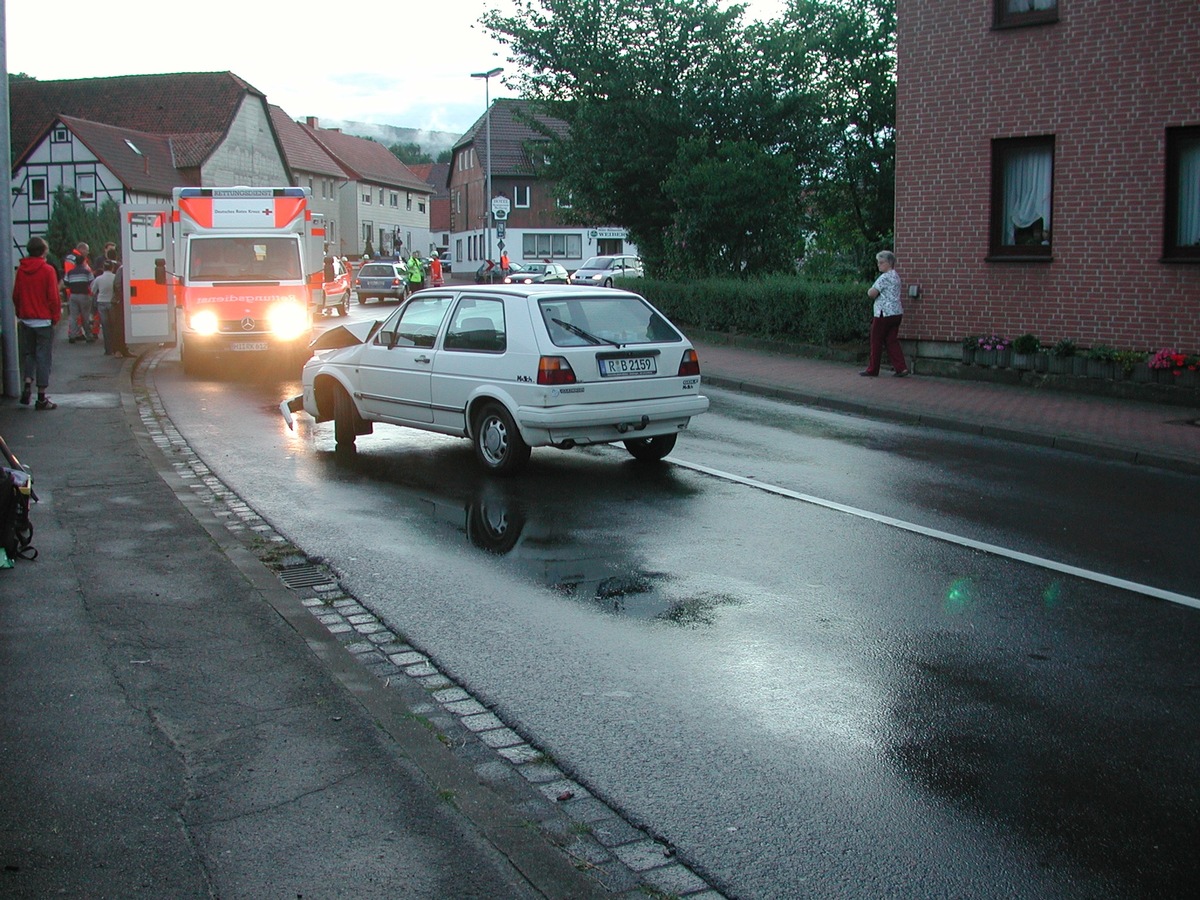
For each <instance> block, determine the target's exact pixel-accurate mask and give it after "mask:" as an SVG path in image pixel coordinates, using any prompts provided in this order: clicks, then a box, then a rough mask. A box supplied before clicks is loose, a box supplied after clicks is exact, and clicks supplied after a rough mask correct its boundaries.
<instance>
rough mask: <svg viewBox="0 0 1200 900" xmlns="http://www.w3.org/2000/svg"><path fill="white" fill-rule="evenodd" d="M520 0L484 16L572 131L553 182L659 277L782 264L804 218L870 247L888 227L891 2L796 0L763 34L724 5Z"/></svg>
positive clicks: (553, 167)
mask: <svg viewBox="0 0 1200 900" xmlns="http://www.w3.org/2000/svg"><path fill="white" fill-rule="evenodd" d="M515 3H516V11H515V13H514V14H513V15H511V16H504V15H501V14H500V13H498V12H496V11H492V12H489V13H487V14H485V16H484V18H483V21H484V24H485V25H486V26H487V27H488V28H489V29H490V30H491V31H492V33H493V35H494V36H495V37H496V38H497V39H498V40H500V41H501V42H502V43H504V44H505V45H506V46H507V47H508V48H509V50H510V52H511V54H512V57H513V59H514V61H516V62H517V63H519V64H520V74H518V75H517V76H516V77H515V78H513V79H511V81H510V83H515V86H516V87H518V89H519V90H520V92H521V94H522V96H524V97H526V98H529V99H533V100H535V101H537V102H538V104H540V106H541V107H542V111H544V112H546V113H548V114H550V115H552V116H555V117H557V118H559V119H561V120H563V121H565V122H566V123H567V126H568V128H567V132H566V134H565V135H563V136H556V135H553V134H547V135H546V136H547V138H548V139H549V140H550V141H551V152H550V159H551V163H550V165H549V167H548V169H547V175H548V176H549V177H552V178H555V179H557V181H558V184H559V191H560V193H561V194H564V195H566V194H569V195H570V196H571V197H572V201H573V211H572V213H573V215H572V218H573V220H574V221H577V222H593V223H594V222H605V223H611V224H619V225H623V226H625V227H626V228H627V229H628V230H629V233H630V237H631V238H632V239H633V240H634V241H636V243H637V245H638V248H639V250H640V251H641V253H642V255H643V256H644V257H645V258H646V260H647V263H648V264H649V265H650V268H651V269H652V271H656V272H659V273H662V272H666V271H669V270H680V269H688V270H700V271H709V270H711V269H712V268H713V267H714V266H715V267H716V268H718V269H720V270H722V271H724V272H726V273H731V274H741V273H744V272H748V271H753V272H768V271H772V270H785V269H788V268H790V266H791V264H792V260H793V258H794V257H795V255H796V252H797V250H798V248H799V245H800V243H801V241H800V239H799V235H800V232H801V228H802V227H803V228H806V229H808V230H814V231H815V230H818V229H820V230H821V233H822V235H823V236H824V237H826V238H827V239H830V240H832V242H833V243H834V244H835V245H837V246H839V247H840V246H843V245H844V246H850V247H856V248H857V247H860V246H862V245H864V244H872V245H873V244H876V243H878V242H879V241H880V240H882V239H883V236H884V235H886V234H887V233H889V232H890V227H891V226H890V222H891V189H890V177H891V175H890V173H891V162H890V160H891V152H892V143H891V141H892V130H893V124H894V75H893V73H894V66H895V54H894V39H893V37H892V33H893V31H894V20H895V16H894V0H854V2H851V0H791V3H790V5H789V7H788V9H787V11H786V13H785V14H784V16H783V17H782V18H781V20H779V21H777V22H771V23H752V24H750V25H748V26H743V25H742V20H741V17H742V12H743V8H742V7H741V6H737V5H735V6H731V7H729V8H727V9H721V8H720V7H719V6H718V5H717V3H716V2H715V0H607V2H600V0H515ZM739 181H741V182H742V188H743V189H742V190H738V182H739ZM838 216H841V218H839V217H838ZM831 225H832V226H834V227H836V228H838V229H842V230H845V231H846V232H847V233H846V234H839V235H838V236H837V237H836V240H833V239H832V238H830V236H829V235H828V234H827V233H826V229H827V228H828V227H830V226H831Z"/></svg>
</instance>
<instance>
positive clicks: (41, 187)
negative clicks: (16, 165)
mask: <svg viewBox="0 0 1200 900" xmlns="http://www.w3.org/2000/svg"><path fill="white" fill-rule="evenodd" d="M29 202H30V203H49V202H50V192H49V191H48V190H47V188H46V177H45V176H44V175H36V176H34V177H33V178H30V179H29Z"/></svg>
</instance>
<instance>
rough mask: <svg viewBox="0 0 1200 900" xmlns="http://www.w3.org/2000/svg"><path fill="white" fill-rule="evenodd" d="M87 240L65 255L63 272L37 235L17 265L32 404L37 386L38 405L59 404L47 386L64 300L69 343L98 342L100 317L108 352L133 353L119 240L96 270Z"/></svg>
mask: <svg viewBox="0 0 1200 900" xmlns="http://www.w3.org/2000/svg"><path fill="white" fill-rule="evenodd" d="M88 250H89V247H88V245H87V244H86V243H82V242H81V243H79V244H76V245H75V249H74V250H73V251H72V252H71V253H69V254H67V256H66V257H65V258H64V260H63V269H64V271H63V275H62V278H61V279H60V278H59V275H58V270H57V269H55V268H54V266H53V265H51V263H50V261H49V260H48V259H46V254H47V253H48V251H49V246H48V245H47V243H46V241H45V239H43V238H40V237H33V238H30V239H29V243H28V244H27V245H26V247H25V251H26V254H27V255H26V256H25V257H23V258H22V259H21V262H20V264H19V265H18V267H17V274H16V277H15V278H14V280H13V306H14V308H15V310H16V317H17V329H18V332H17V343H18V349H19V355H20V358H21V379H22V383H21V404H22V405H24V406H28V405H29V404H30V402H31V401H32V400H33V389H34V388H35V387H36V388H37V401H36V402H35V403H34V408H35V409H56V408H57V406H58V404H56V403H55V402H54V401H53V400H51V399H50V398H49V397H48V396H47V394H46V391H47V389H48V388H49V386H50V366H51V360H52V356H53V348H54V327H55V326H56V325H57V324H58V323H59V321H60V320H61V319H62V307H63V299H64V295H65V299H66V302H67V315H68V322H67V342H68V343H71V344H74V343H78V342H85V343H89V344H90V343H93V342H94V341H95V340H96V337H95V334H94V332H93V330H92V320H93V318H95V315H96V313H98V314H99V317H100V330H101V332H102V333H103V335H104V354H105V356H125V357H129V356H133V353H131V352H130V350H129V348H128V347H127V346H126V345H125V327H124V326H125V313H124V310H123V308H122V307H123V304H124V292H123V283H122V281H121V266H120V264H119V263H118V261H117V259H116V244H109V245H108V246H107V247H106V248H105V254H104V257H103V258H102V259H101V260H99V261H97V263H96V268H99V269H101V272H100V274H99V275H97V274H95V271H94V269H93V265H92V263H91V262H89V261H88Z"/></svg>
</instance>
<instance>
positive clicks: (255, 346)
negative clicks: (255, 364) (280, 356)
mask: <svg viewBox="0 0 1200 900" xmlns="http://www.w3.org/2000/svg"><path fill="white" fill-rule="evenodd" d="M229 349H230V350H232V351H233V352H234V353H246V352H253V351H256V350H266V349H267V342H266V341H234V342H233V343H232V344H230V345H229Z"/></svg>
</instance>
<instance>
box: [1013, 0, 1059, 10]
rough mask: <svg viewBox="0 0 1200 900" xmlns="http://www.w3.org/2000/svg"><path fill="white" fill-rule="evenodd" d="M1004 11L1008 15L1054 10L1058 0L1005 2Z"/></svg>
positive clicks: (1014, 0)
mask: <svg viewBox="0 0 1200 900" xmlns="http://www.w3.org/2000/svg"><path fill="white" fill-rule="evenodd" d="M1005 6H1006V11H1007V12H1010V13H1023V12H1029V11H1030V10H1034V9H1054V7H1056V6H1058V0H1005Z"/></svg>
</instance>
